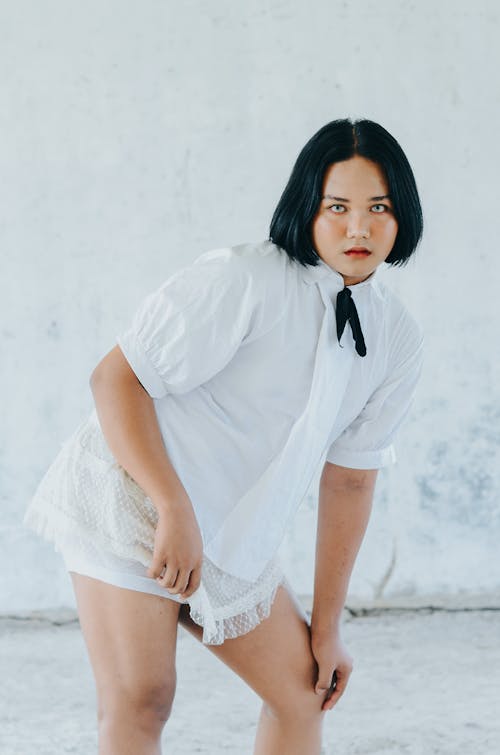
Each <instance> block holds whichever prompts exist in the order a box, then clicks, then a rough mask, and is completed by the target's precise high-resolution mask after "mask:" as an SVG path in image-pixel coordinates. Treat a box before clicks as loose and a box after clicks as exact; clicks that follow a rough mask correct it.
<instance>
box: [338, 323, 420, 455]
mask: <svg viewBox="0 0 500 755" xmlns="http://www.w3.org/2000/svg"><path fill="white" fill-rule="evenodd" d="M412 342H413V344H414V346H410V350H409V349H408V344H409V343H410V344H411V343H412ZM423 343H424V337H423V333H422V330H421V329H420V326H417V327H416V328H415V332H414V337H413V338H410V339H408V340H407V341H406V344H405V347H406V348H404V349H403V351H404V352H405V353H404V356H403V357H402V358H401V355H400V358H399V361H398V362H396V366H394V367H392V368H391V369H390V370H389V372H388V374H387V376H386V378H385V380H384V381H383V382H382V384H381V385H380V386H378V388H376V390H375V391H374V392H373V393H372V395H371V396H370V398H369V399H368V401H367V403H366V404H365V406H364V408H363V409H362V411H361V412H360V414H359V415H358V416H357V417H356V419H354V420H353V422H351V424H350V425H349V426H348V427H346V429H345V430H344V431H343V432H342V433H341V434H340V435H339V437H338V438H337V439H336V440H334V441H333V443H332V444H331V445H330V447H329V449H328V451H327V454H326V461H330V462H332V463H333V464H338V465H340V466H342V467H349V468H352V469H379V468H380V467H385V466H388V465H389V464H393V463H394V462H395V461H396V460H397V456H396V451H395V448H394V439H395V437H396V433H397V431H398V429H399V427H400V426H401V424H402V423H403V421H404V420H405V418H406V417H407V415H408V413H409V411H410V409H411V407H412V405H413V403H414V399H415V393H416V388H417V385H418V381H419V378H420V375H421V372H422V366H423Z"/></svg>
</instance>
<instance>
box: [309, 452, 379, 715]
mask: <svg viewBox="0 0 500 755" xmlns="http://www.w3.org/2000/svg"><path fill="white" fill-rule="evenodd" d="M377 473H378V470H377V469H348V468H347V467H341V466H338V465H336V464H331V463H329V462H326V464H325V466H324V469H323V473H322V475H321V480H320V488H319V503H318V524H317V536H316V563H315V576H314V598H313V609H312V616H311V644H312V649H313V654H314V656H315V658H316V661H317V663H318V669H319V671H318V679H317V683H316V691H319V693H320V694H324V691H325V690H327V689H328V688H329V686H330V682H331V679H332V674H333V671H334V669H335V670H336V672H337V688H336V691H335V693H334V695H333V696H332V697H331V698H330V700H329V702H328V704H327V705H326V706H325V707H326V708H331V707H333V705H335V703H336V702H337V700H338V699H339V697H340V695H341V694H342V692H343V691H344V689H345V686H346V684H347V679H348V677H349V674H350V673H351V670H352V659H351V658H350V656H349V655H348V653H347V652H346V650H345V648H344V646H343V644H342V642H341V640H340V617H341V614H342V609H343V607H344V603H345V599H346V595H347V589H348V586H349V579H350V577H351V572H352V569H353V566H354V562H355V560H356V556H357V554H358V551H359V548H360V546H361V542H362V540H363V536H364V533H365V531H366V527H367V525H368V520H369V518H370V511H371V506H372V500H373V492H374V489H375V482H376V479H377Z"/></svg>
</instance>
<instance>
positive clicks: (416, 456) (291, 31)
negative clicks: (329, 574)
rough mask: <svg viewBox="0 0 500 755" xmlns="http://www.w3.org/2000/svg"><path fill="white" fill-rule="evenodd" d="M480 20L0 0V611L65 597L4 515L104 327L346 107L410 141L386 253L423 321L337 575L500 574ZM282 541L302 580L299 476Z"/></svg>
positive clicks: (320, 3)
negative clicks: (351, 566) (291, 522)
mask: <svg viewBox="0 0 500 755" xmlns="http://www.w3.org/2000/svg"><path fill="white" fill-rule="evenodd" d="M499 31H500V29H499V11H498V6H497V3H496V2H495V0H479V2H476V3H475V4H474V5H470V4H469V3H466V2H460V1H459V2H456V1H455V2H452V1H451V0H449V1H445V2H439V3H435V2H431V0H423V1H422V2H420V3H413V2H405V1H404V0H387V1H386V2H383V3H381V2H378V1H377V2H375V1H373V2H372V1H371V0H368V1H365V2H356V3H354V2H353V3H347V2H340V1H339V0H329V1H328V2H326V0H317V2H316V3H314V4H312V6H311V4H310V3H305V2H284V1H283V0H249V1H248V2H245V3H243V2H234V0H210V2H193V1H192V0H186V2H183V3H178V2H173V1H172V0H164V1H163V2H160V1H159V0H157V1H153V0H145V2H141V3H138V2H131V1H130V0H125V1H124V0H120V1H118V0H114V1H106V0H105V1H104V2H103V1H102V0H99V2H95V1H90V0H89V1H88V2H85V3H76V2H63V0H60V1H59V2H56V1H55V0H53V1H52V2H44V3H38V2H35V0H31V1H29V0H25V1H24V2H23V1H22V0H21V1H20V2H17V3H10V2H9V3H7V2H4V1H2V2H0V67H1V70H2V71H3V76H2V94H1V96H0V133H1V138H0V166H1V175H2V180H1V181H0V199H1V210H0V233H1V241H2V254H1V257H0V259H1V262H0V264H1V273H2V274H1V275H0V302H1V304H0V306H1V311H2V318H1V320H2V328H1V336H0V338H1V354H2V370H1V388H2V397H3V401H2V405H1V410H0V411H1V423H0V432H1V447H0V496H1V503H2V512H3V514H2V521H1V529H0V552H1V553H2V559H3V564H2V566H3V568H2V570H1V574H0V601H1V610H2V611H4V612H5V611H10V612H15V611H18V610H27V609H31V608H45V607H53V606H60V605H74V603H73V596H72V591H71V585H70V582H69V578H68V575H67V574H66V573H65V572H64V570H63V568H62V565H61V561H60V557H59V555H58V554H56V553H54V551H53V550H52V547H51V546H50V545H48V544H46V543H45V542H43V541H41V540H39V539H37V538H36V537H35V536H32V535H31V533H29V532H26V531H25V530H24V529H23V528H22V527H21V526H20V521H21V518H22V515H23V513H24V510H25V508H26V506H27V503H28V500H29V497H30V495H31V493H32V492H33V490H34V488H35V486H36V484H37V482H38V480H39V479H40V478H41V476H42V474H43V472H44V470H45V469H46V468H47V466H48V465H49V463H50V461H51V460H52V458H53V457H54V455H55V454H56V452H57V451H58V448H59V446H60V443H61V442H62V441H63V440H64V439H65V438H66V437H67V436H68V435H69V434H70V433H71V432H72V430H73V429H74V427H75V426H76V424H77V423H78V422H80V421H81V419H82V418H83V417H85V415H86V414H87V412H88V411H89V410H90V408H91V406H92V398H91V394H90V390H89V385H88V379H89V375H90V372H91V371H92V369H93V367H94V365H95V364H96V363H97V361H98V360H99V359H100V358H101V357H102V356H103V355H104V354H105V353H106V352H107V351H109V349H110V348H112V346H113V345H114V338H115V334H116V333H117V332H119V331H120V330H122V329H123V327H124V324H126V323H127V322H128V320H129V318H130V316H131V313H132V312H133V311H134V309H135V307H136V305H137V304H138V303H139V301H140V300H141V298H142V297H143V295H144V294H145V293H146V292H148V291H150V290H152V289H153V288H154V287H156V285H158V283H159V282H160V281H161V280H163V279H164V278H165V277H166V276H167V275H168V274H170V273H171V272H173V271H174V270H175V269H176V268H178V267H180V266H182V265H184V264H186V263H187V262H189V261H190V260H191V259H193V258H194V257H196V256H197V255H198V254H200V253H201V252H203V251H205V250H207V249H210V248H214V247H217V246H221V245H228V244H233V243H239V242H241V241H246V240H253V239H262V238H264V237H266V236H267V233H268V227H269V221H270V217H271V214H272V210H273V209H274V206H275V204H276V202H277V200H278V198H279V196H280V193H281V191H282V189H283V187H284V184H285V181H286V179H287V177H288V175H289V172H290V170H291V167H292V164H293V162H294V160H295V158H296V155H297V153H298V151H299V149H300V148H301V147H302V145H303V144H304V143H305V141H306V140H307V139H308V138H309V137H310V136H311V135H312V134H313V133H314V131H315V130H316V129H317V128H319V127H320V126H322V125H323V124H324V123H326V122H327V121H329V120H331V119H333V118H337V117H344V116H347V115H349V116H354V117H361V116H364V117H369V118H372V119H374V120H378V121H380V122H381V123H382V124H384V125H385V126H386V128H388V129H389V130H390V131H391V132H392V133H393V134H394V135H395V136H396V137H397V138H398V139H399V141H400V143H401V144H402V146H403V147H404V148H405V150H406V151H407V154H408V156H409V157H410V160H411V162H412V165H413V167H414V171H415V174H416V178H417V182H418V185H419V188H420V191H421V196H422V200H423V203H424V210H425V219H426V234H425V239H424V241H423V243H422V245H421V247H420V248H419V251H418V253H417V255H416V258H415V260H414V262H413V263H412V264H411V265H410V266H409V267H407V268H406V269H405V270H400V271H399V270H389V271H388V272H387V275H386V277H385V279H386V280H387V281H388V282H389V284H390V285H391V286H393V288H394V289H395V290H396V291H397V292H398V293H399V294H400V295H401V296H402V297H404V299H405V300H406V301H407V302H408V305H409V307H410V309H411V310H412V311H413V312H414V313H415V315H416V316H417V317H418V319H419V320H420V321H421V323H422V325H423V327H424V329H425V331H426V337H427V355H426V366H425V370H424V375H423V378H422V382H421V386H420V390H419V394H418V398H417V403H416V406H415V408H414V410H413V412H412V415H411V417H410V418H409V419H408V421H407V423H406V425H405V426H404V428H403V429H402V430H401V433H400V438H399V442H398V446H397V451H398V454H399V463H398V465H397V466H396V467H393V468H391V469H388V470H382V472H381V474H380V477H379V481H378V483H377V492H376V499H375V506H374V513H373V516H372V519H371V522H370V525H369V529H368V533H367V535H366V538H365V541H364V544H363V547H362V550H361V553H360V555H359V558H358V561H357V564H356V567H355V572H354V575H353V579H352V582H351V595H352V596H354V597H358V598H359V599H362V600H366V601H369V600H371V599H373V598H374V597H388V598H390V597H391V596H398V595H403V596H404V595H406V596H411V595H416V596H423V595H428V594H433V593H438V592H439V593H444V594H446V595H450V596H455V598H456V599H457V600H460V599H461V596H462V597H463V596H464V595H468V594H474V593H486V592H490V593H491V592H494V591H498V590H499V588H500V574H499V567H498V558H497V550H498V545H497V544H498V540H499V537H500V508H499V505H498V498H499V490H500V485H499V483H500V479H499V477H500V473H499V468H500V465H499V449H500V430H499V428H500V395H499V394H500V387H499V386H500V369H499V358H498V346H499V340H498V314H499V313H498V290H499V283H500V281H499V273H500V262H499V259H500V258H499V254H498V231H497V225H498V223H497V219H498V196H497V193H498V192H497V165H498V158H499V146H498V144H499V141H498V138H497V131H498V125H499V95H498V89H497V88H496V87H495V86H494V81H495V76H496V73H497V71H498V64H499V53H498V44H497V41H498V35H499ZM492 82H493V85H492ZM283 554H284V557H285V560H286V563H287V564H288V571H289V575H290V578H291V581H292V583H293V584H294V585H295V586H296V588H297V589H298V590H299V591H300V592H310V590H311V588H312V568H313V556H314V496H313V494H312V495H311V497H310V499H309V500H308V501H306V503H305V504H304V506H303V507H302V508H301V511H300V512H299V514H298V516H297V520H296V524H295V527H294V529H293V531H291V532H290V535H289V537H288V539H287V542H286V543H285V544H284V546H283Z"/></svg>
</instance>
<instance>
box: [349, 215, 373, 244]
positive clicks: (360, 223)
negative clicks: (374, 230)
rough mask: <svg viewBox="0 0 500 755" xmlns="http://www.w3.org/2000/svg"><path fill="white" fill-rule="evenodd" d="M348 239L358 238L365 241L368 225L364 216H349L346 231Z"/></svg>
mask: <svg viewBox="0 0 500 755" xmlns="http://www.w3.org/2000/svg"><path fill="white" fill-rule="evenodd" d="M346 233H347V237H348V238H350V239H351V238H355V237H356V236H360V237H362V238H365V239H367V238H368V237H369V235H370V223H369V219H368V218H367V217H366V215H360V214H359V215H358V214H354V213H353V214H351V215H350V217H349V219H348V221H347V229H346Z"/></svg>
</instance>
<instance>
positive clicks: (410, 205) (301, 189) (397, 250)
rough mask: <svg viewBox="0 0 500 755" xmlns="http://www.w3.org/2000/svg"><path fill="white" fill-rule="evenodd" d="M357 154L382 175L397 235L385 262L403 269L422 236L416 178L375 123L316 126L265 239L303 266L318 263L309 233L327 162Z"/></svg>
mask: <svg viewBox="0 0 500 755" xmlns="http://www.w3.org/2000/svg"><path fill="white" fill-rule="evenodd" d="M355 155H360V156H361V157H365V158H367V159H368V160H372V161H373V162H375V163H377V164H378V165H379V166H380V167H381V169H382V172H383V173H384V174H385V177H386V180H387V184H388V189H389V196H390V198H391V199H392V203H393V207H394V215H395V218H396V220H397V222H398V233H397V235H396V240H395V242H394V246H393V247H392V249H391V251H390V253H389V255H388V256H387V257H386V260H385V261H386V262H387V263H388V264H391V265H401V266H402V265H405V264H406V263H407V261H408V260H409V258H410V257H411V255H412V254H413V252H414V251H415V249H416V247H417V244H418V242H419V241H420V239H421V237H422V232H423V217H422V207H421V205H420V199H419V196H418V191H417V185H416V183H415V177H414V175H413V171H412V169H411V167H410V163H409V162H408V160H407V158H406V155H405V153H404V152H403V150H402V149H401V147H400V146H399V144H398V142H397V141H396V139H394V137H393V136H391V134H390V133H389V132H388V131H386V129H385V128H383V126H380V125H379V124H378V123H375V122H374V121H370V120H367V119H366V118H363V119H359V120H355V121H352V120H351V119H349V118H342V119H339V120H335V121H331V122H330V123H327V124H326V125H325V126H323V127H322V128H320V130H319V131H317V132H316V133H315V134H314V136H312V137H311V139H309V141H308V142H307V144H306V145H305V146H304V147H303V149H302V150H301V152H300V154H299V156H298V158H297V161H296V163H295V165H294V167H293V170H292V173H291V175H290V178H289V179H288V183H287V185H286V187H285V190H284V191H283V194H282V195H281V198H280V200H279V202H278V205H277V207H276V210H275V211H274V215H273V217H272V220H271V227H270V231H269V239H270V240H271V241H272V242H274V243H275V244H276V245H277V246H279V247H281V248H282V249H284V251H285V252H286V253H287V254H288V256H289V257H291V258H292V259H296V260H298V261H299V262H300V263H301V264H303V265H307V264H308V265H313V266H316V265H317V264H318V260H319V259H320V258H319V255H318V253H317V252H316V250H315V249H314V245H313V241H312V233H311V225H312V221H313V220H314V217H315V215H316V213H317V212H318V210H319V207H320V202H321V199H322V196H323V182H324V177H325V173H326V170H327V168H328V167H329V166H330V165H331V164H332V163H338V162H342V161H344V160H349V159H350V158H351V157H354V156H355Z"/></svg>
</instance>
